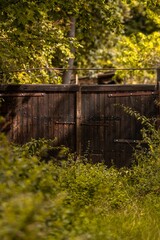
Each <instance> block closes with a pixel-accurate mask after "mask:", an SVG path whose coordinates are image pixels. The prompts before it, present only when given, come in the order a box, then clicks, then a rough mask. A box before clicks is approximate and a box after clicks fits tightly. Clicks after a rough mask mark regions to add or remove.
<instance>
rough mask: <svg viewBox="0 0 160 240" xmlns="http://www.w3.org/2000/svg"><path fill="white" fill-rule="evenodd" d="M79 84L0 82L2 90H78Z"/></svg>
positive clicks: (0, 90) (0, 89)
mask: <svg viewBox="0 0 160 240" xmlns="http://www.w3.org/2000/svg"><path fill="white" fill-rule="evenodd" d="M78 90H79V86H78V85H65V84H63V85H62V84H61V85H53V84H9V85H8V84H0V92H8V93H10V92H17V93H18V92H21V93H25V92H36V93H38V92H59V91H60V92H66V91H70V92H72V91H73V92H76V91H78Z"/></svg>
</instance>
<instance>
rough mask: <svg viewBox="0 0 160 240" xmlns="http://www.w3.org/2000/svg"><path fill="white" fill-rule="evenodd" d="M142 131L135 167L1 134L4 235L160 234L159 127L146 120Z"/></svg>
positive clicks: (27, 239) (135, 238) (130, 238)
mask: <svg viewBox="0 0 160 240" xmlns="http://www.w3.org/2000/svg"><path fill="white" fill-rule="evenodd" d="M146 121H147V120H146ZM144 122H145V119H144ZM149 128H150V131H149ZM146 129H148V130H146ZM143 137H144V141H145V143H146V142H147V147H146V148H144V147H143V148H142V146H138V148H137V151H136V153H135V160H136V161H135V163H134V164H133V165H132V167H131V168H121V169H116V168H115V167H111V168H107V166H105V165H103V164H100V163H99V164H94V165H93V164H91V163H89V162H88V161H87V159H84V158H82V159H81V158H75V156H74V155H73V154H71V153H70V152H69V150H68V149H67V148H65V147H63V146H62V147H57V148H56V147H53V144H52V143H53V142H52V141H51V142H50V141H47V140H45V139H41V140H32V142H30V143H27V144H25V145H24V146H22V147H19V146H14V145H11V144H10V143H9V142H8V141H7V139H6V137H5V136H4V135H2V134H1V135H0V239H1V240H37V239H38V240H112V239H113V240H121V239H122V240H123V239H124V240H141V239H143V240H158V239H160V157H159V153H160V143H159V141H158V138H159V130H155V128H154V130H153V131H152V127H149V126H147V128H144V130H143ZM151 139H152V141H151Z"/></svg>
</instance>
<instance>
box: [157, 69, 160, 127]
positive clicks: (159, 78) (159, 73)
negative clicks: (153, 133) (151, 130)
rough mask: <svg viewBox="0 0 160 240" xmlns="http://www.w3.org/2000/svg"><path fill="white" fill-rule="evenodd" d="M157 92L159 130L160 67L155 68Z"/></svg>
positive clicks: (159, 122)
mask: <svg viewBox="0 0 160 240" xmlns="http://www.w3.org/2000/svg"><path fill="white" fill-rule="evenodd" d="M157 90H158V97H157V101H158V116H157V117H158V120H157V128H160V67H158V68H157Z"/></svg>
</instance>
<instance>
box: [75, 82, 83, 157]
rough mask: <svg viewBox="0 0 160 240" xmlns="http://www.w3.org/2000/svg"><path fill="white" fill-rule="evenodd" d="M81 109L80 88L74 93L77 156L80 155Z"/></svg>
mask: <svg viewBox="0 0 160 240" xmlns="http://www.w3.org/2000/svg"><path fill="white" fill-rule="evenodd" d="M81 107H82V94H81V86H79V89H78V91H77V93H76V152H77V155H80V154H81Z"/></svg>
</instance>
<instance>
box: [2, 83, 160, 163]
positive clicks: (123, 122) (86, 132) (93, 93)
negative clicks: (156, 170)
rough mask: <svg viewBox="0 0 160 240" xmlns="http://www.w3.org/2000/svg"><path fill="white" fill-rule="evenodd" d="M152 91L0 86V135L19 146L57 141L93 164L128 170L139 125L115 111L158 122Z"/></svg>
mask: <svg viewBox="0 0 160 240" xmlns="http://www.w3.org/2000/svg"><path fill="white" fill-rule="evenodd" d="M157 96H158V91H157V90H156V86H155V85H114V86H113V85H110V86H109V85H107V86H104V85H102V86H97V85H94V86H77V85H0V98H1V99H2V101H1V107H0V115H2V116H4V118H5V121H4V122H2V123H1V124H0V131H1V132H5V133H6V134H7V136H8V138H9V139H10V141H13V142H17V143H19V144H23V143H26V142H27V141H30V139H31V138H35V139H38V138H47V139H54V138H56V139H57V143H58V144H63V145H66V146H68V147H69V148H70V149H71V150H72V151H73V152H77V153H78V154H85V155H87V156H90V157H91V158H92V160H93V161H94V162H101V161H105V163H106V164H108V165H109V166H110V165H111V164H112V162H114V164H116V165H117V166H118V167H120V166H124V165H129V164H130V159H131V154H132V152H133V148H134V147H135V146H136V143H137V141H138V140H140V139H141V134H140V129H141V127H142V126H141V124H140V122H138V121H137V120H136V119H135V118H134V117H131V116H130V115H128V114H127V113H126V112H125V111H124V110H123V109H122V108H121V107H119V106H118V105H119V104H120V105H122V104H123V105H125V106H129V107H131V108H132V109H133V110H136V111H138V112H140V113H141V114H142V115H145V116H147V117H157V115H158V108H157V107H156V105H155V104H154V100H155V99H156V98H157Z"/></svg>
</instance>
